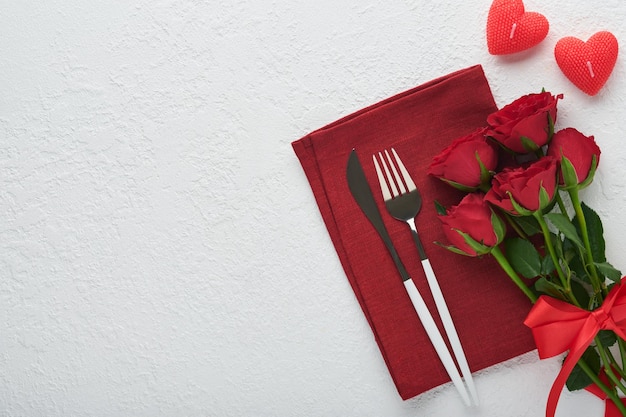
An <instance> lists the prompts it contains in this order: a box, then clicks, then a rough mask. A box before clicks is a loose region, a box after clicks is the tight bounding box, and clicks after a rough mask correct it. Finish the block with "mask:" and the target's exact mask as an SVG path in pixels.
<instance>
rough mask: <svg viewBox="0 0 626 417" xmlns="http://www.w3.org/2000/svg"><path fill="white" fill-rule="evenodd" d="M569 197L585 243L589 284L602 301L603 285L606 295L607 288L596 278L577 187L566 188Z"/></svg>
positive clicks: (596, 274) (596, 273)
mask: <svg viewBox="0 0 626 417" xmlns="http://www.w3.org/2000/svg"><path fill="white" fill-rule="evenodd" d="M568 192H569V196H570V199H571V200H572V205H573V206H574V211H575V212H576V218H577V219H578V224H579V225H580V232H581V234H582V238H583V244H584V245H585V257H586V262H587V266H588V268H589V272H590V277H589V278H590V280H591V286H592V287H593V291H594V295H595V296H596V297H598V298H599V300H598V302H599V303H601V302H602V289H603V287H604V291H605V294H604V295H606V291H607V288H606V286H603V285H602V284H601V283H600V278H598V271H597V269H596V264H595V263H594V261H593V253H592V252H591V242H590V241H589V232H588V231H587V221H586V220H585V214H584V213H583V208H582V205H581V203H580V197H579V195H578V187H572V188H570V189H569V190H568Z"/></svg>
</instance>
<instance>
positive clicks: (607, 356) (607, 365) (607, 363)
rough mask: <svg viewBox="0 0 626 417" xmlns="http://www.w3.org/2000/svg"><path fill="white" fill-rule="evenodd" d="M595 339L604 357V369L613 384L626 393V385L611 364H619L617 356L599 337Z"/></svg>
mask: <svg viewBox="0 0 626 417" xmlns="http://www.w3.org/2000/svg"><path fill="white" fill-rule="evenodd" d="M594 340H595V342H596V347H597V348H598V349H597V350H598V353H599V354H600V358H601V359H602V363H603V364H604V370H605V372H606V375H607V376H608V377H609V379H610V380H611V382H613V384H615V386H616V387H617V388H619V389H620V391H622V392H623V393H625V394H626V387H625V386H624V384H622V382H621V381H620V378H618V377H617V375H615V372H614V371H613V368H612V366H611V365H612V364H617V362H616V361H615V358H614V357H613V355H612V354H611V353H610V352H609V350H608V348H606V347H605V346H604V345H603V344H602V342H601V341H600V338H599V337H597V336H596V338H595V339H594ZM618 368H619V366H618Z"/></svg>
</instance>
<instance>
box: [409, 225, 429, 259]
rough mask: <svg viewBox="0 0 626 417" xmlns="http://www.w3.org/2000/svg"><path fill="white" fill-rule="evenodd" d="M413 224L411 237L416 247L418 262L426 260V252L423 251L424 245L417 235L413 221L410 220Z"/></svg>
mask: <svg viewBox="0 0 626 417" xmlns="http://www.w3.org/2000/svg"><path fill="white" fill-rule="evenodd" d="M412 221H413V224H412V225H411V235H413V240H414V241H415V246H417V252H418V253H419V255H420V260H421V261H424V260H425V259H428V257H427V256H426V251H424V245H422V241H421V240H420V235H419V233H417V228H416V227H415V220H412Z"/></svg>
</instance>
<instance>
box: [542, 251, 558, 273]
mask: <svg viewBox="0 0 626 417" xmlns="http://www.w3.org/2000/svg"><path fill="white" fill-rule="evenodd" d="M555 269H556V267H555V266H554V261H553V260H552V256H550V255H548V256H546V257H545V258H543V259H542V260H541V275H550V274H551V273H553V272H554V270H555Z"/></svg>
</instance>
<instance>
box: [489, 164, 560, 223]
mask: <svg viewBox="0 0 626 417" xmlns="http://www.w3.org/2000/svg"><path fill="white" fill-rule="evenodd" d="M556 169H557V160H556V159H555V158H553V157H551V156H546V157H543V158H541V159H540V160H538V161H537V162H534V163H532V164H531V165H529V166H528V167H520V168H505V169H504V170H503V171H502V172H499V173H498V174H496V175H495V176H494V177H493V181H492V182H491V184H492V187H491V190H489V192H488V193H487V195H486V196H485V200H486V201H488V202H489V203H491V204H493V205H495V206H497V207H500V208H502V209H504V210H505V211H507V212H509V213H511V214H514V215H520V214H528V213H520V212H518V211H517V210H516V208H515V207H514V205H513V203H512V202H511V198H513V200H515V203H517V204H518V205H519V206H521V208H523V209H524V210H527V211H529V212H535V211H537V210H543V209H545V208H546V207H547V206H549V204H550V203H551V202H552V199H553V198H554V194H555V193H556ZM542 188H543V189H545V191H546V193H547V194H546V195H545V197H547V199H546V198H545V197H544V198H542V195H541V194H542V193H541V189H542Z"/></svg>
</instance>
